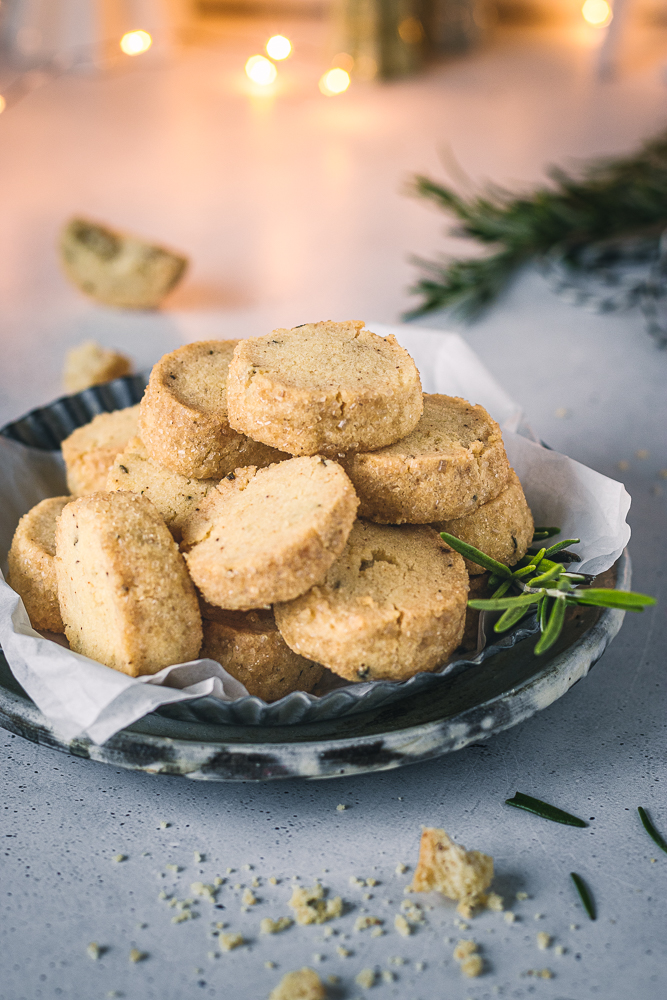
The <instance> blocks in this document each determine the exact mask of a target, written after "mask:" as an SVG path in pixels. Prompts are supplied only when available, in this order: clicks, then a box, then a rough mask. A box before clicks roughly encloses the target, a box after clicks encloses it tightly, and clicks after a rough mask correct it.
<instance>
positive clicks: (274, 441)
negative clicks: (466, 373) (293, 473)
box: [227, 322, 423, 456]
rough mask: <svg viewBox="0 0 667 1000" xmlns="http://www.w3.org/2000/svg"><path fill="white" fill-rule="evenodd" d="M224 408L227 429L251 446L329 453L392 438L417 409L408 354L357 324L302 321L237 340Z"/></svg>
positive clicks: (412, 421)
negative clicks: (239, 433)
mask: <svg viewBox="0 0 667 1000" xmlns="http://www.w3.org/2000/svg"><path fill="white" fill-rule="evenodd" d="M227 405H228V407H229V422H230V424H231V425H232V427H235V428H236V429H237V430H238V431H242V432H243V433H244V434H247V435H248V436H249V437H252V438H254V439H255V440H256V441H263V442H264V443H265V444H267V445H271V446H272V447H274V448H280V449H281V450H283V451H288V452H290V454H292V455H316V454H323V455H332V456H335V455H338V454H339V453H341V452H346V451H350V450H351V451H371V450H373V449H375V448H382V447H384V446H385V445H387V444H391V442H393V441H398V440H399V438H402V437H404V436H405V435H406V434H409V433H410V431H411V430H412V429H413V428H414V427H415V426H416V424H417V422H418V420H419V417H420V416H421V413H422V409H423V405H422V396H421V383H420V381H419V372H418V371H417V368H416V366H415V363H414V361H413V360H412V358H411V357H410V355H409V354H408V352H407V351H405V350H404V349H403V348H402V347H401V346H400V344H398V342H397V341H396V339H395V338H394V337H392V336H389V337H378V336H377V334H375V333H371V332H370V331H369V330H365V329H364V324H363V323H361V322H347V323H333V322H323V323H306V324H304V325H303V326H300V327H295V328H294V329H293V330H274V332H273V333H272V334H269V336H267V337H255V338H253V339H251V340H242V341H240V343H239V344H238V346H237V348H236V350H235V351H234V357H233V359H232V362H231V364H230V366H229V379H228V383H227Z"/></svg>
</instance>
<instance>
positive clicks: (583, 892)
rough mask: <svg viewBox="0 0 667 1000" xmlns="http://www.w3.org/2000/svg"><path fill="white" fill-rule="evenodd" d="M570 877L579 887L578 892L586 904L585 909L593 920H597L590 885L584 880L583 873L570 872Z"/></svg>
mask: <svg viewBox="0 0 667 1000" xmlns="http://www.w3.org/2000/svg"><path fill="white" fill-rule="evenodd" d="M570 878H571V879H572V881H573V882H574V884H575V886H576V888H577V892H578V893H579V898H580V899H581V902H582V903H583V904H584V909H585V910H586V913H587V914H588V916H589V917H590V918H591V920H595V918H596V916H597V914H596V912H595V903H594V902H593V897H592V896H591V894H590V891H589V889H588V886H587V885H586V883H585V882H584V880H583V878H582V877H581V875H577V873H576V872H570Z"/></svg>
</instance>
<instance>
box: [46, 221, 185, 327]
mask: <svg viewBox="0 0 667 1000" xmlns="http://www.w3.org/2000/svg"><path fill="white" fill-rule="evenodd" d="M60 259H61V263H62V266H63V269H64V271H65V274H66V275H67V277H68V278H69V279H70V281H73V282H74V284H75V285H76V286H77V288H80V289H81V291H82V292H84V293H85V294H86V295H89V296H90V297H91V298H92V299H95V301H96V302H101V303H103V304H104V305H107V306H119V307H121V308H125V309H155V308H156V307H157V306H159V304H160V302H161V301H162V299H163V298H164V297H165V295H166V294H167V292H169V291H171V289H172V288H173V287H174V286H175V285H176V283H177V282H178V281H179V280H180V279H181V277H182V276H183V273H184V272H185V269H186V267H187V265H188V259H187V257H184V256H182V255H180V254H177V253H174V252H173V251H172V250H167V249H166V248H165V247H161V246H157V245H155V244H153V243H148V242H146V241H145V240H142V239H140V238H139V237H137V236H131V235H130V234H129V233H123V232H120V231H118V230H115V229H109V228H108V227H107V226H102V225H100V224H99V223H97V222H91V221H90V220H88V219H80V218H75V219H71V220H70V221H69V222H68V223H67V225H66V226H65V228H64V229H63V232H62V235H61V238H60Z"/></svg>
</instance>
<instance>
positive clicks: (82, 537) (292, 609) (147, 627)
mask: <svg viewBox="0 0 667 1000" xmlns="http://www.w3.org/2000/svg"><path fill="white" fill-rule="evenodd" d="M96 422H97V424H96ZM102 424H104V426H102ZM63 453H64V455H65V460H66V464H67V469H68V484H69V487H70V489H71V491H72V493H73V494H75V495H77V499H71V500H70V499H69V498H56V499H54V500H49V501H43V502H42V504H40V505H38V507H37V508H34V509H33V511H31V512H30V513H29V514H27V515H26V516H25V517H24V518H23V519H22V521H21V524H20V525H19V528H18V530H17V533H16V537H15V539H14V543H13V545H12V552H11V553H10V576H11V583H12V586H14V588H15V589H16V590H18V592H19V593H21V595H22V596H23V597H24V600H25V602H26V607H27V609H28V613H29V615H30V617H31V620H32V622H33V625H34V626H35V627H36V628H44V629H51V630H57V629H56V625H57V624H58V622H59V621H60V620H61V621H62V625H61V626H60V628H62V630H64V632H65V634H66V636H67V638H68V639H69V642H70V645H71V647H72V648H73V649H75V650H76V651H78V652H81V653H84V654H86V655H88V656H91V657H93V658H94V659H97V660H100V661H101V662H102V663H106V664H107V665H108V666H112V667H115V668H116V669H119V670H124V671H125V672H127V673H130V674H133V675H138V674H143V673H153V672H156V671H158V670H160V669H162V667H164V666H166V665H168V664H170V663H177V662H181V661H183V660H186V659H191V658H194V657H195V656H197V655H198V654H199V655H201V656H208V657H211V658H212V659H215V660H217V661H218V662H220V663H221V664H222V665H223V666H224V667H225V668H226V669H227V670H228V671H229V672H230V673H232V674H233V675H234V676H236V677H237V678H238V679H239V680H241V681H242V682H243V683H244V684H245V685H246V687H247V688H248V690H249V691H250V693H251V694H255V695H258V696H259V697H261V698H263V699H265V700H266V701H275V700H276V699H278V698H280V697H283V696H284V695H285V694H288V693H289V692H291V691H294V690H303V691H312V690H313V689H314V688H315V686H316V685H317V684H318V682H319V681H320V678H321V675H322V673H323V670H324V668H325V667H327V668H329V670H331V671H333V672H334V673H336V674H338V675H340V676H341V677H343V678H345V679H347V680H348V681H359V680H376V679H380V678H384V679H391V680H404V679H405V678H408V677H411V676H413V675H414V674H416V673H418V672H420V671H430V670H435V669H436V668H437V667H438V666H440V665H441V664H443V663H444V662H445V661H446V660H447V659H448V658H449V657H450V656H451V655H452V653H453V652H454V651H455V650H456V649H457V648H458V647H459V646H460V644H461V641H462V637H463V633H464V627H465V624H466V606H467V598H468V591H469V575H472V576H473V577H477V578H479V577H480V575H481V574H482V573H483V568H482V567H480V566H476V565H474V564H470V563H468V562H467V561H466V560H464V559H463V558H462V557H461V556H460V555H458V554H457V553H456V552H454V551H452V549H450V548H449V546H447V545H446V544H445V542H444V541H443V540H442V539H441V537H440V535H439V532H440V531H443V530H446V531H448V532H450V533H451V534H453V535H456V536H457V537H460V538H463V539H465V540H466V541H469V542H471V543H472V544H474V545H476V546H477V547H479V548H481V549H483V550H484V551H485V552H488V553H489V555H492V556H493V557H494V558H496V559H498V560H499V561H501V562H504V563H505V564H507V565H512V564H513V563H515V562H517V561H518V560H519V559H520V558H521V557H522V556H523V555H524V554H525V551H526V549H527V547H528V545H529V544H530V540H531V538H532V534H533V522H532V517H531V514H530V510H529V509H528V506H527V504H526V500H525V497H524V495H523V490H522V489H521V484H520V483H519V480H518V478H517V476H516V475H515V473H514V472H513V470H512V469H511V468H510V466H509V462H508V459H507V455H506V453H505V448H504V445H503V442H502V436H501V433H500V429H499V427H498V425H497V424H496V423H495V422H494V421H493V420H492V419H491V417H490V416H489V415H488V413H487V412H486V411H485V410H484V409H482V407H480V406H473V405H471V404H470V403H467V402H466V401H465V400H461V399H456V398H453V397H449V396H442V395H425V394H423V393H422V391H421V384H420V380H419V374H418V372H417V369H416V367H415V364H414V362H413V361H412V359H411V358H410V356H409V354H408V353H407V352H406V351H405V350H404V349H403V348H402V347H401V346H400V345H399V344H398V343H397V341H396V340H395V339H394V338H393V337H386V338H383V337H379V336H377V335H376V334H374V333H371V332H370V331H368V330H366V329H364V324H363V323H359V322H347V323H333V322H323V323H313V324H306V325H304V326H301V327H297V328H295V329H293V330H276V331H274V332H273V333H272V334H270V335H269V336H267V337H258V338H254V339H251V340H242V341H205V342H200V343H196V344H189V345H187V346H185V347H182V348H179V349H178V350H177V351H174V352H172V353H171V354H168V355H166V356H165V357H163V358H162V359H161V360H160V361H159V362H158V364H157V365H156V366H155V367H154V369H153V371H152V373H151V377H150V381H149V384H148V387H147V389H146V393H145V395H144V398H143V400H142V401H141V404H140V405H139V407H138V412H137V408H132V409H131V410H128V411H119V413H117V414H109V415H103V416H102V417H97V418H95V421H93V422H92V423H91V424H90V425H88V427H87V428H80V429H79V430H77V431H75V433H74V434H73V435H72V436H71V437H70V438H69V439H68V440H67V441H65V442H64V443H63ZM111 454H113V459H111V458H110V455H111ZM37 550H39V551H38V552H37ZM480 582H481V581H480ZM476 589H477V588H476ZM47 612H48V613H47ZM58 615H59V616H60V617H58ZM54 623H55V624H54Z"/></svg>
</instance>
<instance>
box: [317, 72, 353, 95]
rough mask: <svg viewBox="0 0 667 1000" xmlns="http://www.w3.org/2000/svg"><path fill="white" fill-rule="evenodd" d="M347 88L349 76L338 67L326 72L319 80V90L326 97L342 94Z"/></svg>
mask: <svg viewBox="0 0 667 1000" xmlns="http://www.w3.org/2000/svg"><path fill="white" fill-rule="evenodd" d="M349 86H350V74H349V73H346V72H345V70H344V69H340V68H339V67H336V68H335V69H330V70H328V72H326V73H325V74H324V76H323V77H322V78H321V80H320V90H321V91H322V93H323V94H326V96H327V97H333V96H334V95H335V94H342V93H343V92H344V91H346V90H347V88H348V87H349Z"/></svg>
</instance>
